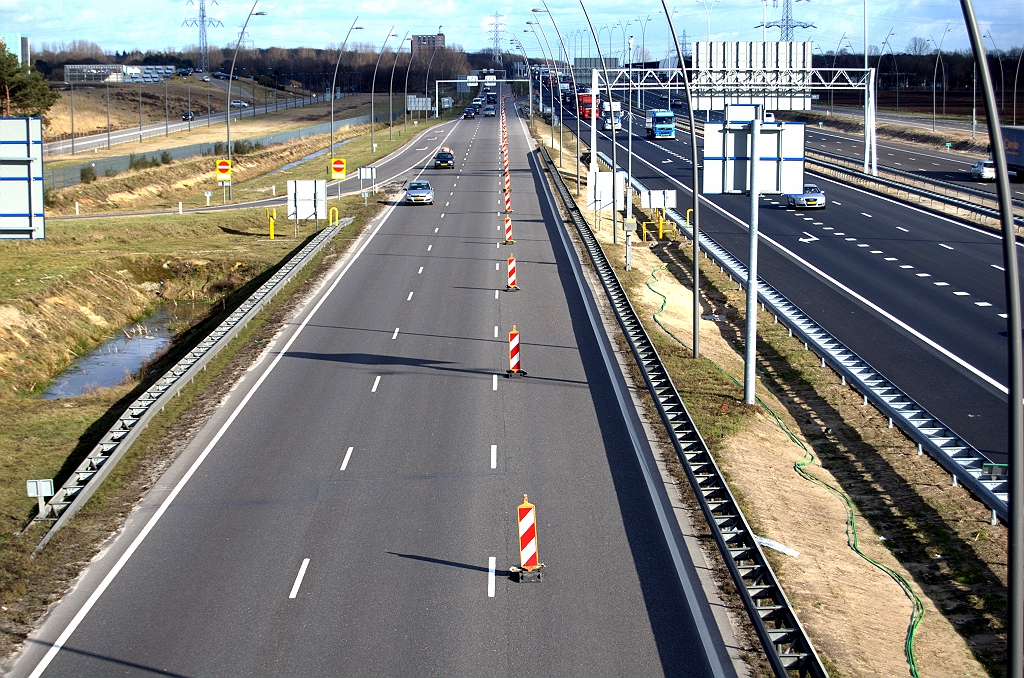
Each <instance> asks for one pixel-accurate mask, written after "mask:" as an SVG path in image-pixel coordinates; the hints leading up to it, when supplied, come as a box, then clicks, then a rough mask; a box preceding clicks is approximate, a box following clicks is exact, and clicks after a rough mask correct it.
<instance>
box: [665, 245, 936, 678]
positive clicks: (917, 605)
mask: <svg viewBox="0 0 1024 678" xmlns="http://www.w3.org/2000/svg"><path fill="white" fill-rule="evenodd" d="M667 268H668V266H667V265H662V266H658V267H657V268H655V269H654V270H652V271H651V279H650V280H648V281H647V282H646V285H647V289H649V290H650V291H651V292H653V293H654V294H657V295H658V296H659V297H661V308H659V309H658V310H657V311H655V312H654V315H653V316H652V317H653V319H654V322H656V323H657V324H658V327H660V328H661V329H662V330H664V331H665V333H666V334H668V336H670V337H672V339H674V340H675V341H676V342H677V343H679V344H680V345H681V346H683V347H684V348H686V349H687V350H691V349H690V346H688V345H687V344H686V342H684V341H683V340H682V339H680V338H679V337H677V336H676V335H675V334H674V333H673V332H672V330H670V329H669V328H667V327H666V326H665V325H664V324H663V323H662V322H661V320H660V319H659V318H658V316H659V315H661V313H662V312H663V311H664V310H665V307H666V306H667V305H668V297H667V296H665V295H664V294H662V293H661V292H659V291H658V290H656V289H654V288H653V287H651V283H652V282H659V280H658V276H657V275H656V274H657V273H658V271H663V270H666V269H667ZM708 361H709V362H710V363H711V364H712V365H714V366H715V369H717V370H718V371H719V372H721V373H722V374H723V375H725V376H726V377H727V378H728V379H730V380H731V381H732V382H733V383H734V384H736V385H737V386H742V385H743V384H742V383H741V382H740V381H739V380H738V379H737V378H736V377H734V376H732V375H731V374H729V373H728V372H726V371H725V370H724V369H722V367H721V366H720V365H719V364H718V363H716V362H715V361H714V360H710V359H708ZM757 404H758V405H760V406H761V407H762V408H764V409H765V411H766V412H768V414H769V415H771V417H772V419H774V420H775V424H776V425H777V426H778V427H779V428H780V429H782V431H783V432H784V433H785V434H786V435H787V436H788V437H789V439H790V440H791V441H793V443H794V444H796V445H798V446H799V447H800V449H801V450H803V453H804V456H803V457H802V458H801V459H800V460H798V461H797V462H796V463H795V464H794V465H793V468H794V470H795V471H796V472H797V473H798V474H800V475H801V476H802V477H803V478H804V479H806V480H809V481H810V482H812V483H814V484H816V485H820V486H821V487H824V488H825V489H827V490H828V491H829V492H831V493H833V494H834V495H836V496H837V497H839V498H840V499H841V500H842V502H843V504H844V506H845V507H846V543H847V545H849V547H850V548H851V549H852V550H853V552H854V553H856V554H857V555H858V556H860V557H861V558H863V559H864V560H866V561H867V562H869V563H871V564H872V565H873V566H875V567H876V568H878V569H879V570H881V571H882V572H884V573H886V574H887V575H889V577H890V578H891V579H892V580H893V581H895V582H896V583H897V584H898V585H899V587H900V588H901V589H903V593H904V595H906V596H907V598H908V599H910V602H911V603H912V604H913V608H914V609H913V612H912V613H911V615H910V624H909V626H908V627H907V636H906V641H905V642H904V646H903V652H904V654H905V655H906V657H907V665H908V666H909V667H910V675H911V676H913V678H919V674H918V672H917V659H916V658H915V656H914V638H915V637H916V636H917V628H918V627H919V626H920V625H921V621H922V620H923V619H924V603H923V602H921V598H920V597H918V595H917V593H915V592H914V589H913V588H912V587H911V586H910V582H908V581H907V579H906V578H905V577H904V576H903V575H901V574H900V573H899V572H897V571H895V570H893V569H892V568H891V567H889V566H887V565H885V564H883V563H880V562H878V561H877V560H875V559H874V558H872V557H871V556H869V555H867V554H866V553H864V552H863V551H861V550H860V538H859V536H858V534H857V519H856V515H855V513H854V510H853V501H852V500H851V499H850V496H849V495H848V494H846V492H844V491H843V490H842V489H840V488H838V487H836V486H834V485H832V484H830V483H827V482H825V481H824V480H822V479H821V478H819V477H817V476H815V475H814V474H812V473H811V472H810V471H809V469H808V467H810V466H812V465H813V464H814V462H815V461H816V458H815V456H814V453H813V452H811V450H810V449H809V448H808V447H807V445H806V444H804V441H803V440H801V439H800V437H799V436H797V435H796V433H795V432H794V431H793V429H791V428H790V427H789V424H787V423H786V422H785V421H783V420H782V418H781V417H780V416H779V415H778V413H777V412H775V410H773V409H772V408H771V407H769V406H768V404H767V403H765V402H764V401H763V400H761V398H757Z"/></svg>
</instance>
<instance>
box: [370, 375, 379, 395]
mask: <svg viewBox="0 0 1024 678" xmlns="http://www.w3.org/2000/svg"><path fill="white" fill-rule="evenodd" d="M379 385H380V375H379V374H378V375H377V378H376V379H374V380H373V388H371V389H370V393H376V392H377V387H378V386H379Z"/></svg>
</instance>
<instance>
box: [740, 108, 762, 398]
mask: <svg viewBox="0 0 1024 678" xmlns="http://www.w3.org/2000/svg"><path fill="white" fill-rule="evenodd" d="M760 133H761V107H760V106H755V107H754V119H753V120H751V121H750V243H749V245H748V249H747V327H746V338H745V341H744V347H743V349H744V350H743V402H745V403H746V404H747V405H753V404H754V398H755V397H756V393H755V388H754V387H755V385H756V384H757V382H756V381H755V379H756V377H755V370H754V368H755V367H756V366H757V217H758V208H759V207H760V205H759V204H758V198H759V194H758V192H757V158H758V155H757V152H758V151H757V142H758V139H757V136H758V135H759V134H760Z"/></svg>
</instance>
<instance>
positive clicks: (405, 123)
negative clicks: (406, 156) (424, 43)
mask: <svg viewBox="0 0 1024 678" xmlns="http://www.w3.org/2000/svg"><path fill="white" fill-rule="evenodd" d="M411 70H412V40H410V41H409V65H407V66H406V67H405V106H404V108H403V110H404V111H405V113H404V114H403V115H402V129H403V130H404V131H409V71H411Z"/></svg>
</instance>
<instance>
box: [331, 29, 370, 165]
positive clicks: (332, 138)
mask: <svg viewBox="0 0 1024 678" xmlns="http://www.w3.org/2000/svg"><path fill="white" fill-rule="evenodd" d="M357 21H359V17H358V16H357V17H356V18H355V19H353V20H352V25H351V26H349V29H348V33H346V34H345V39H344V40H343V41H342V43H341V49H340V50H338V63H336V64H335V65H334V77H333V78H332V79H331V155H332V156H333V155H334V88H335V85H336V84H337V82H338V68H340V67H341V55H342V54H344V53H345V45H347V44H348V36H350V35H352V31H361V30H363V27H362V26H356V22H357Z"/></svg>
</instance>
